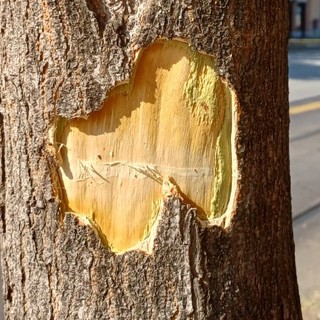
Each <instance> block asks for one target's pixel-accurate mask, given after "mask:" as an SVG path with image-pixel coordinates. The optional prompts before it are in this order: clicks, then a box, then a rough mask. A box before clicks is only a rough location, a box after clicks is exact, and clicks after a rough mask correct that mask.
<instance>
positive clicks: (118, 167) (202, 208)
mask: <svg viewBox="0 0 320 320" xmlns="http://www.w3.org/2000/svg"><path fill="white" fill-rule="evenodd" d="M214 63H215V61H214V58H213V57H212V56H209V55H205V54H202V53H199V52H194V51H192V50H191V49H190V48H189V47H188V45H187V44H186V43H183V42H180V41H167V40H159V41H157V42H155V43H154V44H152V45H150V46H149V47H148V48H146V49H144V50H143V51H142V52H140V54H139V56H138V57H137V59H136V62H135V68H134V72H133V74H132V77H131V79H130V81H129V82H128V83H126V84H120V85H118V86H117V87H115V88H114V89H113V90H111V91H110V92H109V93H108V99H107V100H106V101H105V102H104V104H103V106H102V108H101V109H100V110H99V111H96V112H94V113H92V114H91V115H90V116H89V117H88V118H87V119H84V118H76V119H71V120H67V119H64V118H57V119H56V123H55V126H54V128H53V135H52V140H53V143H54V145H55V146H56V150H57V153H58V156H59V158H60V160H61V163H60V165H61V166H60V175H61V183H63V186H58V188H57V190H63V192H62V193H61V192H60V194H61V200H62V201H63V202H64V205H65V207H66V208H67V210H69V211H72V212H74V213H75V214H77V215H79V216H82V217H86V218H87V219H88V220H89V221H90V222H91V223H92V224H93V225H94V226H96V227H97V229H98V230H100V233H101V234H102V235H103V237H104V238H105V239H106V241H107V243H108V246H109V247H110V249H111V250H113V251H116V252H123V251H126V250H128V249H130V248H132V247H135V246H137V245H138V244H139V243H140V242H141V241H142V240H144V239H146V238H147V237H148V235H149V234H150V231H151V228H152V225H153V224H154V223H155V221H156V218H157V215H158V213H159V210H160V208H161V201H162V184H163V182H164V181H166V177H167V176H169V177H171V179H172V181H174V183H175V184H176V185H177V186H178V188H179V190H180V191H181V195H182V196H183V197H184V198H185V201H186V202H190V203H192V205H194V206H196V207H197V209H198V212H199V213H200V217H201V218H202V219H212V218H214V217H219V216H221V215H222V214H223V213H224V212H225V210H226V208H227V205H228V202H229V199H230V192H231V187H232V186H231V184H232V152H231V131H232V130H231V129H232V114H231V113H232V93H231V90H230V89H229V88H228V87H227V86H226V84H224V83H223V82H222V81H221V79H220V78H219V77H218V76H217V74H216V72H215V70H214Z"/></svg>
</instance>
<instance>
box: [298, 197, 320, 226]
mask: <svg viewBox="0 0 320 320" xmlns="http://www.w3.org/2000/svg"><path fill="white" fill-rule="evenodd" d="M319 208H320V202H318V203H316V204H314V205H313V206H311V207H309V208H308V209H306V210H304V211H302V212H300V213H298V214H297V215H296V216H294V217H293V218H292V221H293V223H295V222H297V220H300V219H301V218H304V217H307V216H308V215H310V214H312V213H314V212H315V211H316V210H317V209H319Z"/></svg>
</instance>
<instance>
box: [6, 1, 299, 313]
mask: <svg viewBox="0 0 320 320" xmlns="http://www.w3.org/2000/svg"><path fill="white" fill-rule="evenodd" d="M0 8H1V49H0V50H1V128H2V130H1V140H0V142H1V170H0V175H1V183H2V189H1V190H2V192H3V197H2V199H3V200H2V206H1V218H2V232H3V261H2V264H3V276H4V282H5V286H4V297H5V313H6V318H7V319H11V318H12V319H173V318H174V319H301V312H300V302H299V294H298V287H297V282H296V274H295V262H294V244H293V235H292V225H291V204H290V200H291V199H290V175H289V158H288V157H289V156H288V141H289V140H288V126H289V116H288V87H287V81H288V77H287V29H288V2H287V1H285V0H283V1H277V2H275V3H273V4H272V6H271V5H270V3H269V2H268V1H254V0H249V1H240V0H221V1H187V0H182V1H167V0H166V1H161V2H159V1H155V0H152V1H141V2H138V1H109V0H108V1H107V0H106V1H103V0H86V1H84V0H74V1H64V0H59V1H52V0H45V1H20V2H19V1H2V2H1V7H0Z"/></svg>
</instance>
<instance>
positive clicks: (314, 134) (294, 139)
mask: <svg viewBox="0 0 320 320" xmlns="http://www.w3.org/2000/svg"><path fill="white" fill-rule="evenodd" d="M319 133H320V129H317V130H313V131H311V132H307V133H305V134H301V135H299V136H296V137H292V138H290V142H296V141H299V140H303V139H307V138H310V137H312V136H316V135H317V134H319Z"/></svg>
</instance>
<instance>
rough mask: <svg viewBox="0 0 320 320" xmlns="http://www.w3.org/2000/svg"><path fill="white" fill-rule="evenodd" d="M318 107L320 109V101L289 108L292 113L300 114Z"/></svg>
mask: <svg viewBox="0 0 320 320" xmlns="http://www.w3.org/2000/svg"><path fill="white" fill-rule="evenodd" d="M316 109H320V101H316V102H311V103H307V104H303V105H300V106H295V107H291V108H290V109H289V113H290V114H299V113H303V112H307V111H312V110H316Z"/></svg>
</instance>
